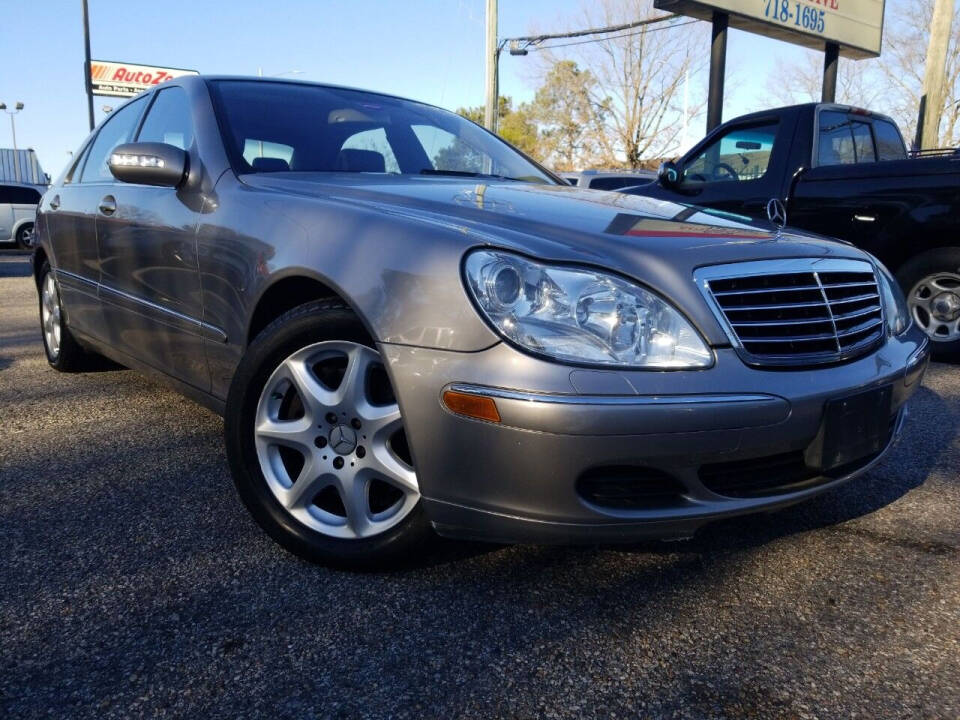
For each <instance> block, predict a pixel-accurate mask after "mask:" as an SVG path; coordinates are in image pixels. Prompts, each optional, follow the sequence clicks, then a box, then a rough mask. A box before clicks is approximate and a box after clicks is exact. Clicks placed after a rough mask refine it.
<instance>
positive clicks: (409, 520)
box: [224, 299, 433, 570]
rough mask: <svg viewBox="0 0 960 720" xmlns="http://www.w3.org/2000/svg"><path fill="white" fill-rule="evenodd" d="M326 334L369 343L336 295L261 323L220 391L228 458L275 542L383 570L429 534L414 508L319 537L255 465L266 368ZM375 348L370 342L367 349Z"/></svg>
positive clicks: (319, 557)
mask: <svg viewBox="0 0 960 720" xmlns="http://www.w3.org/2000/svg"><path fill="white" fill-rule="evenodd" d="M325 340H340V341H349V342H355V343H359V344H363V345H366V346H368V347H372V348H373V347H374V343H373V342H372V341H371V339H370V337H369V335H368V334H367V332H366V331H365V329H364V327H363V325H362V324H361V323H360V322H359V321H358V319H357V317H356V315H355V314H354V313H353V312H352V311H351V310H350V309H349V308H348V307H347V306H346V304H344V303H343V302H342V301H340V300H336V299H326V300H318V301H314V302H310V303H306V304H304V305H301V306H299V307H296V308H294V309H293V310H290V311H289V312H286V313H284V314H283V315H282V316H280V317H279V318H277V319H276V320H275V321H274V322H272V323H271V324H270V325H269V326H268V327H266V328H265V329H264V330H263V331H262V332H261V333H260V334H259V335H258V336H257V337H256V339H255V340H254V342H253V343H252V344H251V345H250V347H249V348H248V349H247V352H246V353H245V354H244V356H243V358H242V359H241V361H240V364H239V366H238V368H237V371H236V374H235V375H234V378H233V381H232V383H231V385H230V391H229V395H228V397H227V406H226V414H225V422H224V435H225V441H226V449H227V459H228V461H229V463H230V470H231V473H232V475H233V480H234V484H235V485H236V488H237V492H238V493H239V495H240V498H241V500H242V501H243V503H244V505H246V507H247V509H248V510H249V511H250V514H251V515H252V516H253V518H254V520H256V522H257V523H258V524H259V525H260V527H261V528H263V530H264V531H266V533H267V534H268V535H269V536H270V537H271V538H273V539H274V540H275V541H276V542H277V543H279V544H280V545H281V546H282V547H284V548H286V549H287V550H289V551H290V552H292V553H294V554H295V555H298V556H299V557H302V558H304V559H306V560H309V561H311V562H317V563H321V564H323V565H328V566H332V567H339V568H345V569H351V570H382V569H392V568H396V567H398V566H400V565H405V564H407V563H409V562H410V561H411V558H413V557H415V556H416V555H417V554H418V552H417V551H418V550H420V549H421V548H423V547H424V546H425V545H426V543H427V541H428V540H429V539H430V538H431V537H432V535H433V532H432V530H431V528H430V524H429V522H428V521H427V518H426V514H425V512H424V510H423V503H422V502H419V501H418V502H417V504H416V506H415V507H414V508H413V509H412V510H411V511H410V512H409V514H407V515H406V517H404V518H403V519H402V520H401V521H400V522H399V523H398V524H397V525H395V526H393V527H392V528H390V529H389V530H386V531H384V532H383V533H381V534H379V535H375V536H372V537H368V538H361V539H340V538H335V537H331V536H328V535H325V534H323V533H321V532H319V531H317V530H315V529H313V528H310V527H308V526H307V525H305V524H303V523H301V522H300V521H299V520H297V519H296V518H295V517H294V516H293V515H291V514H290V513H289V512H288V511H287V510H286V509H285V508H284V507H283V506H282V505H281V503H280V502H279V501H278V500H277V498H276V497H275V496H274V494H273V492H272V491H271V490H270V488H269V486H268V484H267V480H266V478H265V477H264V475H263V472H262V471H261V469H260V462H259V460H258V457H257V451H256V445H255V441H254V432H253V427H254V418H255V415H256V410H257V404H258V402H259V398H260V395H261V393H262V391H263V388H264V386H265V385H266V383H267V381H268V379H269V378H270V376H271V374H272V373H273V371H274V370H275V369H276V368H277V367H278V366H279V365H280V363H282V362H283V361H284V360H285V359H286V358H288V357H289V356H290V355H292V354H293V353H294V352H296V351H298V350H300V349H302V348H304V347H307V346H309V345H312V344H314V343H317V342H321V341H325ZM374 349H375V348H374Z"/></svg>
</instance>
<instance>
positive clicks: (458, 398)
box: [443, 390, 500, 423]
mask: <svg viewBox="0 0 960 720" xmlns="http://www.w3.org/2000/svg"><path fill="white" fill-rule="evenodd" d="M443 404H444V405H446V406H447V409H448V410H449V411H450V412H454V413H456V414H457V415H465V416H467V417H470V418H475V419H476V420H486V421H487V422H495V423H498V422H500V413H499V412H497V404H496V403H495V402H494V401H493V398H488V397H484V396H483V395H471V394H470V393H463V392H457V391H456V390H447V391H445V392H444V393H443Z"/></svg>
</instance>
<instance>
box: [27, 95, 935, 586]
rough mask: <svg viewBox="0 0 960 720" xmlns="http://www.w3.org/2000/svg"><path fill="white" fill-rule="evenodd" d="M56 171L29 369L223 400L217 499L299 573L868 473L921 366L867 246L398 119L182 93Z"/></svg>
mask: <svg viewBox="0 0 960 720" xmlns="http://www.w3.org/2000/svg"><path fill="white" fill-rule="evenodd" d="M76 158H77V159H76V161H75V162H74V163H73V164H72V165H71V166H70V167H69V168H68V169H67V170H66V171H65V172H64V174H63V176H62V177H61V178H59V179H58V180H57V182H56V183H55V184H54V185H53V186H52V187H51V188H50V190H49V191H48V192H47V193H46V195H45V196H44V198H43V201H42V203H41V206H40V208H39V212H38V215H37V225H36V231H37V240H38V248H37V250H36V252H35V255H34V268H35V274H36V282H37V287H38V290H39V296H40V303H39V304H40V315H41V323H42V333H43V338H44V344H45V347H46V352H47V357H48V359H49V361H50V364H51V365H52V366H53V367H54V368H56V369H57V370H62V371H76V370H81V369H83V367H84V366H85V363H86V362H87V361H88V360H89V358H90V356H91V355H92V354H96V353H98V354H102V355H106V356H109V357H110V358H112V359H113V360H115V361H117V362H119V363H121V364H124V365H127V366H129V367H133V368H138V369H141V370H144V371H149V372H153V373H159V374H160V375H162V376H163V377H164V378H166V379H167V380H169V382H171V383H172V384H173V385H175V386H176V387H177V388H179V389H180V390H182V391H183V392H185V393H187V394H188V395H190V396H191V397H193V398H196V399H197V400H199V401H201V402H203V403H205V404H207V405H208V406H210V407H212V408H214V409H216V410H217V411H218V412H220V413H222V414H223V416H224V418H225V436H226V446H227V451H228V457H229V462H230V467H231V470H232V473H233V477H234V480H235V483H236V486H237V489H238V491H239V495H240V497H241V499H242V500H243V502H244V503H245V504H246V506H247V507H248V508H249V510H250V512H251V513H252V515H253V517H254V518H255V519H256V521H257V522H258V523H259V524H260V525H261V526H262V527H263V528H264V530H266V532H268V533H269V534H270V535H271V536H272V537H273V538H275V539H276V540H277V541H278V542H279V543H281V544H282V545H283V546H284V547H286V548H288V549H290V550H292V551H293V552H295V553H297V554H299V555H302V556H304V557H307V558H310V559H313V560H318V561H322V562H326V563H330V564H338V565H344V566H352V567H356V566H364V565H366V566H369V565H371V564H376V565H380V566H383V565H389V564H390V563H392V562H396V561H398V559H400V558H407V557H410V556H411V554H412V553H414V552H417V551H418V549H419V548H420V546H421V544H422V543H423V541H424V540H426V539H427V538H428V537H429V536H430V535H431V534H432V532H434V531H436V532H438V533H440V534H442V535H447V536H454V537H467V538H483V539H491V540H498V541H510V542H606V541H629V540H635V539H637V538H642V537H683V536H688V535H690V534H692V533H693V532H694V531H695V530H696V529H697V528H698V527H700V526H701V525H703V524H705V523H707V522H709V521H712V520H714V519H717V518H721V517H724V516H731V515H736V514H740V513H748V512H751V511H756V510H760V509H770V508H776V507H781V506H785V505H788V504H790V503H794V502H798V501H800V500H803V499H805V498H809V497H811V496H812V495H814V494H816V493H820V492H824V491H827V490H829V489H831V488H834V487H836V486H837V485H839V484H841V483H843V482H846V481H849V480H850V479H852V478H854V477H856V476H857V475H859V474H861V473H863V472H864V471H865V470H866V469H867V468H869V467H870V466H871V465H872V464H873V463H875V462H877V460H878V459H879V458H880V457H881V456H882V455H883V453H884V452H885V451H886V450H887V448H888V447H890V445H891V443H892V442H893V441H894V439H895V438H896V436H897V434H898V433H899V431H900V428H901V426H902V424H903V422H904V419H905V416H906V409H905V405H906V402H907V400H908V398H909V397H910V396H911V395H912V394H913V392H914V391H915V390H916V389H917V387H918V386H919V384H920V380H921V377H922V375H923V372H924V369H925V367H926V363H927V341H926V338H925V335H924V334H923V333H922V332H921V331H919V330H917V329H916V328H914V327H913V326H912V325H911V322H910V317H909V313H908V312H907V310H906V309H905V307H904V299H903V297H902V295H901V293H900V291H899V290H898V289H897V286H896V283H894V282H893V281H892V280H891V278H890V275H889V273H888V272H887V271H886V270H885V269H884V268H883V266H882V265H881V264H880V263H878V262H877V261H876V260H875V259H874V258H872V257H871V256H869V255H867V254H865V253H864V252H862V251H860V250H857V249H856V248H854V247H852V246H850V245H847V244H843V243H839V242H834V241H830V240H826V239H822V238H815V237H811V236H806V235H801V234H797V233H793V232H790V231H789V230H785V229H783V228H773V227H771V228H766V227H758V226H756V225H751V224H748V223H744V222H740V221H739V220H737V219H736V218H734V217H730V216H721V215H719V214H716V213H714V214H709V213H707V212H705V211H701V210H699V209H697V208H696V207H691V206H681V205H676V204H672V203H666V202H658V201H652V200H647V199H643V198H637V197H631V196H627V195H615V194H611V193H605V192H601V191H593V190H584V189H579V188H574V187H570V186H569V185H567V184H566V183H564V182H562V181H561V180H560V179H559V178H557V177H556V176H554V175H552V174H551V173H550V172H549V171H547V170H545V169H544V168H542V167H540V166H539V165H537V164H536V163H535V162H533V161H532V160H530V159H529V158H527V157H525V156H524V155H522V154H521V153H520V152H518V151H517V150H515V149H514V148H512V147H511V146H509V145H507V144H506V143H504V142H503V141H502V140H500V139H499V138H497V137H496V136H494V135H492V134H490V133H488V132H486V131H485V130H483V129H482V128H480V127H478V126H476V125H474V124H473V123H470V122H468V121H466V120H464V119H463V118H460V117H458V116H457V115H454V114H452V113H449V112H446V111H444V110H440V109H438V108H435V107H431V106H428V105H424V104H422V103H418V102H413V101H409V100H402V99H399V98H395V97H391V96H386V95H381V94H375V93H370V92H362V91H358V90H352V89H345V88H338V87H329V86H321V85H314V84H309V83H299V82H287V81H276V80H255V79H243V78H218V77H183V78H177V79H175V80H172V81H170V82H167V83H164V84H163V85H162V86H160V87H158V88H156V89H154V90H152V91H150V92H148V93H145V94H143V95H141V96H139V97H137V98H135V99H133V100H131V101H130V102H129V103H127V104H126V105H125V106H123V107H121V108H119V109H117V110H116V111H115V112H114V113H112V115H111V116H110V117H109V119H107V120H106V121H105V122H104V123H103V124H102V125H101V126H100V127H99V128H98V129H97V130H96V131H95V132H94V133H93V134H92V135H91V136H90V138H89V139H88V140H87V141H86V142H85V143H84V145H83V147H81V149H80V151H78V152H77V154H76ZM719 161H722V158H718V162H719ZM778 217H779V214H778Z"/></svg>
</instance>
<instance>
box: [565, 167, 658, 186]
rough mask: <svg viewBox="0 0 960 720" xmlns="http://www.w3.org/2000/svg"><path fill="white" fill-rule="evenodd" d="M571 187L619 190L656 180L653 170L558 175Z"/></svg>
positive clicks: (588, 171) (596, 171)
mask: <svg viewBox="0 0 960 720" xmlns="http://www.w3.org/2000/svg"><path fill="white" fill-rule="evenodd" d="M560 177H562V178H563V179H564V180H566V181H567V182H568V183H570V184H571V185H576V186H577V187H583V188H591V189H593V190H620V189H621V188H625V187H634V186H635V185H645V184H646V183H650V182H653V181H654V180H656V179H657V174H656V173H655V172H654V171H653V170H581V171H579V172H565V173H560Z"/></svg>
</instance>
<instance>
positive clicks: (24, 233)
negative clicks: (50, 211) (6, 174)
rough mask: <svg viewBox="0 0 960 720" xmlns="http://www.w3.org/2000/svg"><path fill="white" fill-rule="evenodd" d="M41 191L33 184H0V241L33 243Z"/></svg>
mask: <svg viewBox="0 0 960 720" xmlns="http://www.w3.org/2000/svg"><path fill="white" fill-rule="evenodd" d="M41 194H42V193H41V191H40V190H39V189H37V188H35V187H33V186H31V185H16V184H6V185H0V243H9V242H15V243H16V244H17V247H19V248H29V247H31V246H32V245H33V227H34V220H35V218H36V215H37V205H39V204H40V196H41Z"/></svg>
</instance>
